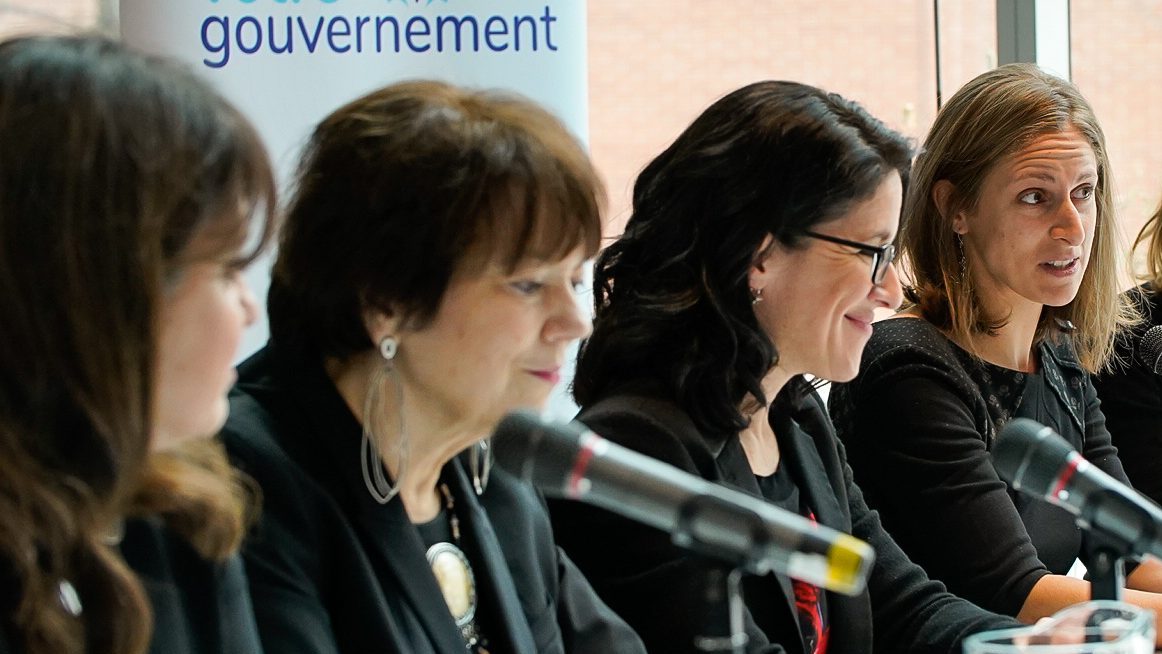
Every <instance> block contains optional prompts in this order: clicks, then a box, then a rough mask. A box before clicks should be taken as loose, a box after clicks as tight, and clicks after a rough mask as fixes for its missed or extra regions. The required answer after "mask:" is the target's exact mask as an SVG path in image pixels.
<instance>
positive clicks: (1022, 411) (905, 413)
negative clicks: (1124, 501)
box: [829, 318, 1126, 615]
mask: <svg viewBox="0 0 1162 654" xmlns="http://www.w3.org/2000/svg"><path fill="white" fill-rule="evenodd" d="M1037 355H1038V358H1039V365H1040V368H1039V370H1038V372H1037V373H1036V374H1025V373H1021V372H1018V371H1014V370H1008V369H1005V368H1001V367H999V366H994V365H991V364H988V363H986V362H984V361H981V360H980V359H978V358H976V357H973V356H972V355H970V354H969V353H967V352H965V351H964V350H961V349H960V348H959V347H957V346H956V345H955V344H953V343H952V342H951V341H950V340H949V339H948V338H946V337H945V336H944V335H943V334H942V333H941V332H940V331H939V330H937V329H936V328H935V327H934V326H932V325H931V323H929V322H927V321H925V320H922V319H918V318H896V319H891V320H885V321H881V322H879V323H876V324H875V326H874V334H873V335H872V338H871V340H870V341H869V342H868V345H867V347H866V348H865V349H864V353H863V361H862V363H861V364H860V373H859V376H858V377H856V378H855V379H854V380H853V381H851V382H849V383H846V384H836V385H835V386H834V387H833V388H832V390H831V394H830V398H829V405H830V409H831V413H832V416H833V418H834V420H835V425H836V430H837V432H838V433H839V437H840V438H841V439H842V440H843V441H844V444H845V445H846V446H847V451H848V454H849V456H850V460H851V467H852V469H853V470H854V472H855V479H856V481H857V482H858V483H859V485H860V487H861V488H863V489H864V492H865V493H866V496H867V499H868V504H870V505H871V506H872V507H873V508H875V509H876V510H878V511H879V512H880V515H881V516H882V517H883V521H884V526H885V527H886V528H887V530H888V531H889V532H890V533H891V534H892V535H893V536H894V537H895V538H896V540H897V542H899V544H900V546H901V547H902V548H903V549H904V551H905V552H907V553H908V555H909V556H911V557H912V560H914V561H916V562H917V563H919V564H920V565H922V566H924V569H925V570H927V571H928V573H929V574H930V575H931V576H932V577H933V578H936V579H940V580H941V581H943V582H944V583H945V584H947V585H948V588H949V590H951V591H952V592H954V593H956V594H958V595H961V596H963V597H965V598H967V599H969V600H972V601H974V602H976V603H978V604H980V605H981V606H983V607H985V608H987V609H990V610H993V611H997V612H998V613H1004V614H1006V615H1016V614H1017V613H1018V612H1020V610H1021V607H1022V606H1023V605H1024V603H1025V600H1026V599H1027V598H1028V595H1029V592H1030V591H1031V590H1032V588H1033V586H1034V585H1035V584H1036V583H1037V581H1038V580H1040V579H1041V577H1043V576H1045V575H1047V574H1050V573H1055V574H1064V573H1066V572H1067V571H1068V570H1069V567H1070V566H1071V565H1072V563H1073V561H1074V559H1075V558H1077V557H1079V556H1080V557H1081V558H1082V560H1083V562H1084V561H1085V556H1084V551H1083V550H1084V547H1083V545H1084V538H1085V536H1084V534H1083V532H1082V531H1081V530H1080V529H1079V528H1078V527H1077V526H1076V524H1075V521H1074V518H1073V516H1071V515H1070V514H1069V513H1067V512H1066V511H1064V510H1063V509H1060V508H1057V507H1055V506H1052V505H1050V504H1048V503H1046V502H1044V501H1042V500H1040V499H1037V498H1034V497H1031V496H1029V495H1025V494H1020V493H1017V492H1016V491H1014V490H1012V489H1011V488H1009V486H1008V485H1007V484H1006V483H1005V482H1004V481H1002V480H1001V479H1000V477H999V476H998V475H997V472H996V470H995V469H994V468H993V465H992V459H991V457H990V455H989V452H990V450H991V449H992V447H993V443H994V442H995V440H996V438H997V436H998V434H999V433H1000V430H1001V427H1003V425H1004V424H1006V423H1007V422H1008V421H1009V420H1011V419H1012V418H1014V417H1025V418H1031V419H1033V420H1036V421H1038V422H1040V423H1042V424H1045V425H1048V426H1049V427H1052V428H1053V429H1054V430H1055V431H1057V432H1058V433H1059V434H1061V435H1062V436H1063V437H1064V438H1065V439H1066V440H1067V441H1069V443H1071V444H1072V445H1073V446H1074V447H1075V448H1076V449H1077V450H1078V451H1080V452H1081V453H1082V454H1083V455H1084V456H1085V457H1086V458H1087V459H1089V460H1090V461H1091V462H1092V463H1093V464H1094V465H1096V466H1097V467H1098V468H1101V469H1102V470H1104V471H1105V472H1107V473H1109V474H1110V475H1112V476H1113V477H1114V478H1116V479H1119V480H1123V481H1124V480H1125V478H1126V476H1125V473H1124V472H1123V471H1122V466H1121V463H1120V462H1119V461H1118V458H1117V450H1116V449H1115V448H1114V447H1113V446H1112V445H1111V444H1110V436H1109V432H1107V431H1106V428H1105V421H1104V418H1103V416H1102V412H1101V409H1100V408H1099V406H1098V400H1097V393H1096V392H1095V391H1094V388H1093V385H1092V383H1091V382H1090V380H1089V376H1088V375H1087V374H1086V372H1085V371H1084V370H1083V369H1082V368H1081V366H1080V364H1078V363H1077V361H1076V358H1075V357H1074V355H1073V353H1072V348H1071V346H1070V345H1069V342H1068V337H1067V336H1066V335H1064V334H1063V335H1062V339H1061V342H1060V343H1058V344H1051V343H1049V342H1045V343H1042V344H1040V345H1039V346H1038V347H1037Z"/></svg>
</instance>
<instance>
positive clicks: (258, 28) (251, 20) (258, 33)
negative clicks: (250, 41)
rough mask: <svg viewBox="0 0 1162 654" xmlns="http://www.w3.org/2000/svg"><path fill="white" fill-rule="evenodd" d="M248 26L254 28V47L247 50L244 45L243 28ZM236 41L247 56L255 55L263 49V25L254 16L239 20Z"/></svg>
mask: <svg viewBox="0 0 1162 654" xmlns="http://www.w3.org/2000/svg"><path fill="white" fill-rule="evenodd" d="M246 25H253V26H254V47H251V48H247V47H246V46H245V45H243V43H242V28H243V27H244V26H246ZM234 41H235V42H236V43H237V44H238V49H239V50H241V51H243V52H245V53H246V54H254V53H255V52H258V49H259V48H261V47H262V25H261V24H260V23H259V22H258V19H257V18H255V17H254V16H243V17H242V18H240V19H238V26H237V27H235V28H234Z"/></svg>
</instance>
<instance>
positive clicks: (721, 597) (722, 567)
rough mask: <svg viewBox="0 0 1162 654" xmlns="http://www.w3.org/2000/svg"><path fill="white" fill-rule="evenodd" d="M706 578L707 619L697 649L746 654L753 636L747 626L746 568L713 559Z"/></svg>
mask: <svg viewBox="0 0 1162 654" xmlns="http://www.w3.org/2000/svg"><path fill="white" fill-rule="evenodd" d="M702 578H703V583H704V586H703V588H702V598H703V601H704V603H705V606H706V621H705V622H704V623H703V625H704V626H703V628H702V633H701V634H699V635H697V636H695V637H694V649H695V650H696V651H699V652H718V653H722V652H728V653H729V654H744V653H745V652H746V644H747V641H748V640H749V638H748V637H747V635H746V631H745V630H744V629H743V604H742V592H741V585H742V583H741V582H742V570H741V569H739V568H736V567H734V566H731V565H729V564H727V563H717V564H716V563H714V562H711V563H710V565H709V567H708V568H707V569H706V570H705V573H704V574H703V575H702Z"/></svg>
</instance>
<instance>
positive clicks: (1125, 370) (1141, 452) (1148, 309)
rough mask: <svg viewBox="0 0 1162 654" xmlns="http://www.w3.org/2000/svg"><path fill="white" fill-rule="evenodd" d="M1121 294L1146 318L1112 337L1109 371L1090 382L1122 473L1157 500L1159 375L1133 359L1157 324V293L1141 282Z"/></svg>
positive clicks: (1160, 486) (1161, 410)
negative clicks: (1098, 400)
mask: <svg viewBox="0 0 1162 654" xmlns="http://www.w3.org/2000/svg"><path fill="white" fill-rule="evenodd" d="M1125 295H1126V297H1127V298H1128V299H1129V300H1130V301H1131V302H1133V303H1134V304H1135V305H1136V306H1137V307H1138V310H1139V311H1141V312H1142V315H1143V316H1145V318H1146V321H1145V322H1144V323H1142V324H1141V325H1138V326H1136V327H1135V328H1133V329H1131V330H1128V331H1126V332H1123V333H1121V334H1119V335H1118V338H1117V340H1116V341H1115V350H1114V351H1115V353H1116V355H1117V356H1116V357H1115V358H1114V369H1113V370H1108V371H1103V372H1102V373H1100V374H1098V375H1095V376H1094V377H1093V385H1094V386H1095V387H1097V395H1098V397H1099V398H1101V410H1102V413H1103V414H1105V418H1106V427H1107V428H1109V430H1110V437H1111V438H1113V443H1114V445H1115V446H1117V448H1118V454H1119V456H1118V458H1119V459H1121V462H1122V466H1123V467H1124V468H1125V470H1126V476H1128V477H1129V478H1130V481H1131V482H1133V484H1134V489H1135V490H1138V491H1140V492H1142V493H1144V494H1145V495H1146V496H1147V497H1149V498H1150V499H1152V500H1154V501H1155V502H1157V503H1159V504H1162V375H1159V374H1157V373H1155V372H1154V371H1153V370H1151V369H1150V368H1148V367H1147V366H1146V365H1145V364H1144V363H1142V361H1140V360H1139V358H1138V357H1139V356H1140V354H1141V353H1140V352H1139V350H1140V347H1141V340H1142V336H1143V335H1144V334H1145V333H1146V332H1147V331H1148V330H1149V329H1150V328H1152V327H1154V326H1155V325H1159V324H1162V291H1160V290H1159V289H1156V288H1154V285H1153V284H1150V283H1146V284H1143V285H1141V286H1139V287H1137V288H1133V289H1130V290H1129V291H1126V293H1125Z"/></svg>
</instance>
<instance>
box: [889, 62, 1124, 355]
mask: <svg viewBox="0 0 1162 654" xmlns="http://www.w3.org/2000/svg"><path fill="white" fill-rule="evenodd" d="M1071 128H1072V129H1076V130H1077V131H1078V132H1080V133H1081V135H1082V136H1083V138H1085V139H1086V141H1088V142H1089V144H1090V146H1091V147H1092V148H1093V154H1094V157H1095V158H1096V160H1097V168H1098V181H1097V186H1096V188H1095V189H1094V201H1095V204H1096V206H1097V224H1096V226H1095V228H1094V237H1093V239H1094V240H1093V247H1092V252H1091V255H1090V261H1089V266H1088V267H1087V268H1086V270H1085V273H1084V275H1083V276H1082V280H1081V287H1080V288H1079V289H1078V292H1077V296H1076V297H1075V298H1074V299H1073V300H1072V301H1071V302H1069V303H1068V304H1066V305H1064V306H1061V307H1050V306H1046V307H1044V308H1043V309H1042V312H1041V319H1040V322H1039V323H1038V325H1037V332H1036V336H1035V342H1041V341H1043V340H1045V339H1052V338H1055V337H1056V335H1057V334H1059V333H1060V329H1059V327H1058V326H1057V321H1058V320H1065V321H1069V322H1071V323H1072V324H1073V325H1074V327H1075V329H1074V331H1073V332H1072V334H1071V337H1072V339H1073V342H1074V348H1075V350H1076V352H1077V357H1078V360H1079V361H1080V362H1081V365H1082V366H1083V367H1084V368H1085V369H1086V370H1087V371H1089V372H1097V371H1098V370H1100V369H1102V368H1103V367H1105V366H1106V365H1107V363H1108V362H1109V360H1110V357H1111V356H1112V354H1113V342H1114V335H1115V334H1116V332H1117V330H1118V329H1119V328H1121V327H1124V326H1127V325H1131V324H1133V323H1135V322H1136V321H1137V320H1138V319H1139V317H1138V314H1137V312H1136V310H1135V309H1134V308H1133V306H1132V305H1131V304H1130V303H1129V302H1128V301H1127V300H1125V299H1124V298H1122V297H1121V295H1120V292H1119V291H1120V289H1119V267H1120V266H1123V265H1125V263H1124V262H1125V258H1124V257H1123V256H1122V252H1121V246H1120V243H1121V238H1120V233H1119V231H1118V230H1119V227H1118V221H1117V220H1116V218H1115V210H1114V201H1113V180H1112V178H1111V174H1110V163H1109V157H1108V155H1107V153H1106V145H1105V136H1104V135H1103V133H1102V130H1101V127H1100V126H1099V125H1098V122H1097V118H1096V117H1095V116H1094V113H1093V109H1092V108H1091V107H1090V106H1089V103H1088V102H1086V100H1085V98H1084V97H1082V95H1081V93H1080V92H1079V91H1078V90H1077V88H1076V87H1075V86H1073V85H1072V84H1070V83H1069V82H1067V81H1065V80H1063V79H1061V78H1059V77H1055V76H1053V75H1050V74H1048V73H1046V72H1044V71H1042V70H1041V69H1039V68H1037V67H1036V66H1034V65H1032V64H1007V65H1005V66H1001V67H999V68H996V69H994V70H991V71H988V72H986V73H984V74H982V75H979V76H978V77H976V78H975V79H973V80H972V81H970V82H969V83H968V84H965V85H964V87H962V88H961V89H960V90H959V91H957V92H956V94H955V95H953V96H952V98H951V99H950V100H949V101H948V104H947V105H945V106H944V108H943V109H941V110H940V113H939V114H938V115H937V116H936V122H935V123H934V124H933V125H932V129H931V131H929V133H928V138H927V140H926V141H925V143H924V147H923V149H922V151H921V153H920V154H919V155H918V156H917V157H916V161H915V163H914V164H913V167H912V185H911V187H910V188H909V190H908V194H907V197H906V198H905V201H904V218H903V220H904V224H903V227H902V229H901V231H900V240H901V245H902V254H903V256H904V257H905V258H906V260H907V266H906V268H908V269H910V277H911V279H910V281H911V288H910V289H908V297H909V300H911V301H912V302H913V303H915V304H916V305H918V306H919V308H920V310H921V312H922V313H923V315H924V317H925V318H926V319H928V320H929V321H930V322H932V323H933V324H935V325H936V326H937V327H940V328H941V329H943V330H945V331H946V332H948V333H949V334H950V335H951V336H952V338H953V339H954V340H956V341H957V342H959V343H962V344H965V345H967V346H969V347H971V343H973V341H974V339H973V338H972V337H973V336H975V335H978V334H981V333H986V334H987V333H993V332H995V330H997V329H999V328H1000V327H1002V326H1003V325H1004V323H1005V320H1006V317H1005V316H991V315H987V313H986V312H985V309H984V307H983V305H982V304H981V301H980V298H979V297H978V296H977V295H976V292H975V289H974V288H973V284H972V280H971V276H970V275H967V274H965V275H962V274H961V265H962V263H961V255H960V251H959V249H958V246H957V242H956V234H955V233H953V231H952V225H951V220H952V216H955V215H956V214H957V213H959V212H961V211H971V210H973V209H975V208H976V206H977V204H978V202H979V201H980V194H981V188H982V185H983V182H984V179H985V177H986V176H987V175H988V173H989V172H990V171H991V170H992V169H993V167H994V166H996V165H997V164H998V163H999V162H1000V161H1001V160H1002V159H1004V158H1005V157H1006V156H1008V155H1010V154H1012V153H1014V152H1016V151H1018V150H1020V149H1021V148H1023V147H1025V146H1027V145H1028V144H1029V143H1030V142H1031V141H1033V140H1034V139H1036V138H1038V137H1041V136H1043V135H1046V134H1054V133H1059V132H1062V131H1064V130H1067V129H1071ZM941 180H947V181H948V182H950V183H951V184H952V191H951V193H950V194H949V199H948V203H947V206H946V207H945V213H943V214H942V213H941V211H940V209H939V208H938V207H937V206H936V202H935V200H934V198H933V188H934V187H935V185H936V183H937V182H939V181H941ZM969 265H971V262H969Z"/></svg>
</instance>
